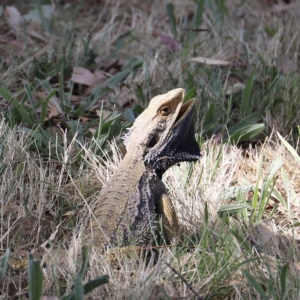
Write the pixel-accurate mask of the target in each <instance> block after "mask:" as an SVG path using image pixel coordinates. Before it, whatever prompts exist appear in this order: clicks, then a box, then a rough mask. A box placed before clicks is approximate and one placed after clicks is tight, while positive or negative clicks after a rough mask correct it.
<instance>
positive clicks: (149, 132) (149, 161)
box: [125, 88, 200, 176]
mask: <svg viewBox="0 0 300 300" xmlns="http://www.w3.org/2000/svg"><path fill="white" fill-rule="evenodd" d="M184 95H185V90H184V89H181V88H178V89H175V90H172V91H170V92H168V93H166V94H163V95H159V96H156V97H154V98H153V99H152V100H151V101H150V104H149V106H148V107H147V109H145V110H144V112H143V113H142V114H140V115H139V116H138V118H137V119H136V120H135V122H134V124H133V126H132V128H131V130H130V133H129V136H128V137H127V139H126V143H125V145H126V148H127V151H128V152H129V151H130V152H136V151H137V152H138V153H139V155H142V159H143V160H144V162H145V164H146V165H147V166H150V167H151V168H152V169H154V170H155V172H156V173H157V174H159V176H161V175H162V174H163V173H164V172H165V171H166V170H167V169H168V168H169V167H171V166H172V165H174V164H176V163H179V162H182V161H196V160H198V159H199V158H200V148H199V145H198V143H197V142H196V140H195V133H194V125H193V113H194V99H191V100H189V101H188V102H186V103H184V104H183V99H184Z"/></svg>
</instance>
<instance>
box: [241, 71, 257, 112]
mask: <svg viewBox="0 0 300 300" xmlns="http://www.w3.org/2000/svg"><path fill="white" fill-rule="evenodd" d="M253 83H254V72H253V73H252V74H251V76H250V78H249V79H248V80H247V83H246V87H245V90H244V97H243V99H242V103H241V111H242V114H243V117H244V118H245V117H247V116H248V115H250V114H251V110H252V109H251V103H250V97H251V94H252V87H253Z"/></svg>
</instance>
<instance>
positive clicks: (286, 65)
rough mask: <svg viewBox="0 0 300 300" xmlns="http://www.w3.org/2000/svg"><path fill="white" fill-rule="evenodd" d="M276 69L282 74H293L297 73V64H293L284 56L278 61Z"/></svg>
mask: <svg viewBox="0 0 300 300" xmlns="http://www.w3.org/2000/svg"><path fill="white" fill-rule="evenodd" d="M278 69H279V71H280V72H281V73H282V74H287V73H290V72H295V71H297V64H296V63H294V62H293V61H292V60H291V59H290V58H289V57H288V56H286V55H284V56H282V58H281V60H280V63H279V67H278Z"/></svg>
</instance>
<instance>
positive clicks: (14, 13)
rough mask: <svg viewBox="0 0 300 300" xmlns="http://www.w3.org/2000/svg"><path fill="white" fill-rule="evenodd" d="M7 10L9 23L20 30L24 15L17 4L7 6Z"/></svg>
mask: <svg viewBox="0 0 300 300" xmlns="http://www.w3.org/2000/svg"><path fill="white" fill-rule="evenodd" d="M6 12H7V15H8V17H7V23H8V25H9V26H10V27H11V28H12V29H14V30H18V28H19V26H20V24H21V22H22V20H23V19H22V15H21V14H20V12H19V11H18V9H17V8H16V7H15V6H6Z"/></svg>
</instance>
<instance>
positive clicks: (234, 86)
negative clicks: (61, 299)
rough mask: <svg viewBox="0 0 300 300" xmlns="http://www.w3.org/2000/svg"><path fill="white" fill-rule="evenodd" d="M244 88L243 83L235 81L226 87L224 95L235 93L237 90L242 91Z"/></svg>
mask: <svg viewBox="0 0 300 300" xmlns="http://www.w3.org/2000/svg"><path fill="white" fill-rule="evenodd" d="M244 89H245V85H244V84H243V83H241V82H236V83H234V84H231V85H229V86H228V87H227V88H226V91H225V95H226V96H230V95H232V94H235V93H237V92H239V91H243V90H244Z"/></svg>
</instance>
